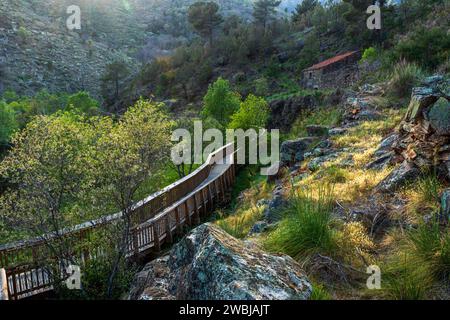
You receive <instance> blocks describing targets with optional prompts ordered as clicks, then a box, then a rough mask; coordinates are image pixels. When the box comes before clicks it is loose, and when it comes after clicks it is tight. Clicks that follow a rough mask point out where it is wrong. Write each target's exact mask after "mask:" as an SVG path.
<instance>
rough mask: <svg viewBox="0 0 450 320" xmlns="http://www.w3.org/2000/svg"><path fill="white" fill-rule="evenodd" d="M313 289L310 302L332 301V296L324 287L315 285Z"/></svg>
mask: <svg viewBox="0 0 450 320" xmlns="http://www.w3.org/2000/svg"><path fill="white" fill-rule="evenodd" d="M312 287H313V288H312V289H313V291H312V294H311V297H310V300H332V296H331V295H330V293H329V292H328V291H327V290H326V289H325V287H324V286H323V285H319V284H315V283H313V285H312Z"/></svg>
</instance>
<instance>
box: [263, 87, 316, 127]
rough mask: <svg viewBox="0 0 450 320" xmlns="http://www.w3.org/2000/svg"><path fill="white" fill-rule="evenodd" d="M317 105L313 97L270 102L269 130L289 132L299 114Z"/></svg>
mask: <svg viewBox="0 0 450 320" xmlns="http://www.w3.org/2000/svg"><path fill="white" fill-rule="evenodd" d="M317 104H318V101H317V99H316V98H315V97H314V96H313V95H307V96H304V97H293V98H289V99H280V100H274V101H272V102H271V103H270V114H271V115H270V119H269V129H280V130H281V131H283V132H287V131H289V129H290V128H291V126H292V124H293V123H294V121H295V119H297V117H298V115H299V114H300V112H302V111H306V110H310V109H311V108H313V107H315V106H317Z"/></svg>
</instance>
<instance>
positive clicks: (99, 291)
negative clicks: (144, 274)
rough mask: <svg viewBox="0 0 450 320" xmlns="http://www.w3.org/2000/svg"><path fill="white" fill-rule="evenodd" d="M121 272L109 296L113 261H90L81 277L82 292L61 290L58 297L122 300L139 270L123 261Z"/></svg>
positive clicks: (98, 259)
mask: <svg viewBox="0 0 450 320" xmlns="http://www.w3.org/2000/svg"><path fill="white" fill-rule="evenodd" d="M120 270H121V272H119V274H118V275H117V279H116V281H115V284H114V289H113V291H112V294H111V295H110V296H108V295H107V292H108V280H109V275H110V272H111V261H108V260H107V259H104V258H101V257H98V258H97V259H94V260H89V261H88V263H87V264H86V265H85V266H84V267H83V272H82V277H81V287H82V290H68V289H64V288H59V290H58V296H59V297H60V298H61V299H63V300H64V299H70V300H77V299H82V300H111V299H114V300H118V299H121V298H123V296H124V294H126V293H127V292H128V290H129V288H130V285H131V282H132V281H133V278H134V275H135V272H137V271H138V268H137V266H130V265H127V264H126V263H125V262H124V261H122V262H121V266H120Z"/></svg>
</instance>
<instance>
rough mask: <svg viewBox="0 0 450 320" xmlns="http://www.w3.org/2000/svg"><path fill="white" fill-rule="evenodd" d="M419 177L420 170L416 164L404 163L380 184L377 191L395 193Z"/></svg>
mask: <svg viewBox="0 0 450 320" xmlns="http://www.w3.org/2000/svg"><path fill="white" fill-rule="evenodd" d="M419 175H420V170H419V169H418V168H417V167H416V166H415V165H414V164H412V163H409V162H408V161H404V162H403V163H402V164H401V165H400V166H399V167H397V168H396V169H395V170H394V171H392V172H391V173H390V174H389V175H388V176H387V177H386V178H384V180H383V181H381V182H380V183H379V184H378V186H377V187H376V190H377V191H380V192H385V193H389V192H393V191H395V190H397V189H398V188H400V187H402V186H404V185H405V184H406V183H407V182H410V181H412V180H414V179H416V178H417V177H418V176H419Z"/></svg>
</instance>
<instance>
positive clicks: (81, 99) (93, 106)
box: [67, 91, 100, 115]
mask: <svg viewBox="0 0 450 320" xmlns="http://www.w3.org/2000/svg"><path fill="white" fill-rule="evenodd" d="M67 106H68V108H74V109H76V110H78V111H80V112H82V113H84V114H86V115H95V114H98V112H99V107H100V105H99V103H98V101H97V100H95V99H93V98H92V97H91V96H90V95H89V93H87V92H84V91H81V92H78V93H75V94H73V95H71V96H69V98H68V99H67Z"/></svg>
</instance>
